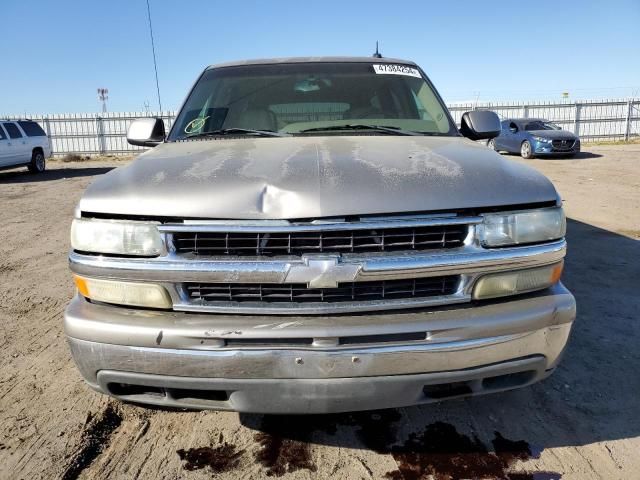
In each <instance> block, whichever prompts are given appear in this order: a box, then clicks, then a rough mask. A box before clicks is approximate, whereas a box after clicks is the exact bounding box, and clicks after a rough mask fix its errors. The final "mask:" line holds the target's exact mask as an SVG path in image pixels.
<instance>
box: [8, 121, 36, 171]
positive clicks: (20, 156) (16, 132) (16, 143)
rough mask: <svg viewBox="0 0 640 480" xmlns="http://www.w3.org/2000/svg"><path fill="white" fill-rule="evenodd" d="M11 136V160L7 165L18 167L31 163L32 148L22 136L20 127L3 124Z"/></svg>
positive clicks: (10, 123) (9, 123)
mask: <svg viewBox="0 0 640 480" xmlns="http://www.w3.org/2000/svg"><path fill="white" fill-rule="evenodd" d="M2 126H3V127H4V129H5V131H6V132H7V135H8V136H9V144H8V145H9V158H10V161H9V162H8V163H7V165H17V164H20V163H29V160H31V148H30V145H29V144H28V143H27V138H26V137H25V136H24V135H23V134H22V132H21V131H20V129H19V128H18V125H16V124H15V123H14V122H4V123H3V124H2Z"/></svg>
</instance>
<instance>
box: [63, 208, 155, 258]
mask: <svg viewBox="0 0 640 480" xmlns="http://www.w3.org/2000/svg"><path fill="white" fill-rule="evenodd" d="M156 225H158V224H157V223H151V222H133V221H122V220H101V219H90V218H76V219H75V220H74V221H73V223H72V224H71V247H72V248H73V249H74V250H78V251H81V252H91V253H112V254H119V255H138V256H144V257H153V256H157V255H160V254H161V253H162V251H163V245H162V237H161V236H160V232H158V228H157V226H156Z"/></svg>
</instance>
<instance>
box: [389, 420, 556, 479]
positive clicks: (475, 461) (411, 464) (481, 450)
mask: <svg viewBox="0 0 640 480" xmlns="http://www.w3.org/2000/svg"><path fill="white" fill-rule="evenodd" d="M492 443H493V451H489V450H488V449H487V447H486V446H485V445H484V444H483V443H482V442H481V441H480V440H479V439H478V437H477V436H476V435H474V436H473V437H468V436H466V435H463V434H461V433H458V431H457V430H456V429H455V427H454V426H453V425H449V424H447V423H442V422H436V423H433V424H431V425H428V426H427V427H426V428H425V429H424V430H423V431H422V432H419V433H413V434H411V435H409V438H408V439H407V441H406V442H404V444H402V445H400V446H394V447H392V448H391V451H390V453H391V455H392V456H393V458H394V459H395V461H396V463H397V465H398V469H397V470H394V471H392V472H389V473H387V475H386V477H387V478H388V479H389V480H421V479H427V478H433V479H434V480H456V479H463V478H481V479H488V480H554V479H559V478H560V477H561V475H560V474H558V473H555V472H515V473H510V472H509V471H510V470H511V469H512V468H513V466H514V465H515V463H516V462H517V461H518V460H520V461H526V460H529V459H531V458H536V456H535V455H534V454H533V453H532V451H531V448H530V447H529V444H528V443H527V442H524V441H512V440H508V439H506V438H504V437H503V436H502V435H501V434H500V433H498V432H495V438H494V439H493V441H492Z"/></svg>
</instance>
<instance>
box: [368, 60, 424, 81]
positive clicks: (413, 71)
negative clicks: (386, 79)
mask: <svg viewBox="0 0 640 480" xmlns="http://www.w3.org/2000/svg"><path fill="white" fill-rule="evenodd" d="M373 71H374V72H376V73H377V74H378V75H407V76H409V77H418V78H420V77H421V75H420V72H419V71H418V69H417V68H413V67H410V66H408V65H396V64H393V63H374V64H373Z"/></svg>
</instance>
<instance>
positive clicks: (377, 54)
mask: <svg viewBox="0 0 640 480" xmlns="http://www.w3.org/2000/svg"><path fill="white" fill-rule="evenodd" d="M373 58H382V55H381V54H380V52H379V51H378V41H377V40H376V53H374V54H373Z"/></svg>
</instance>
